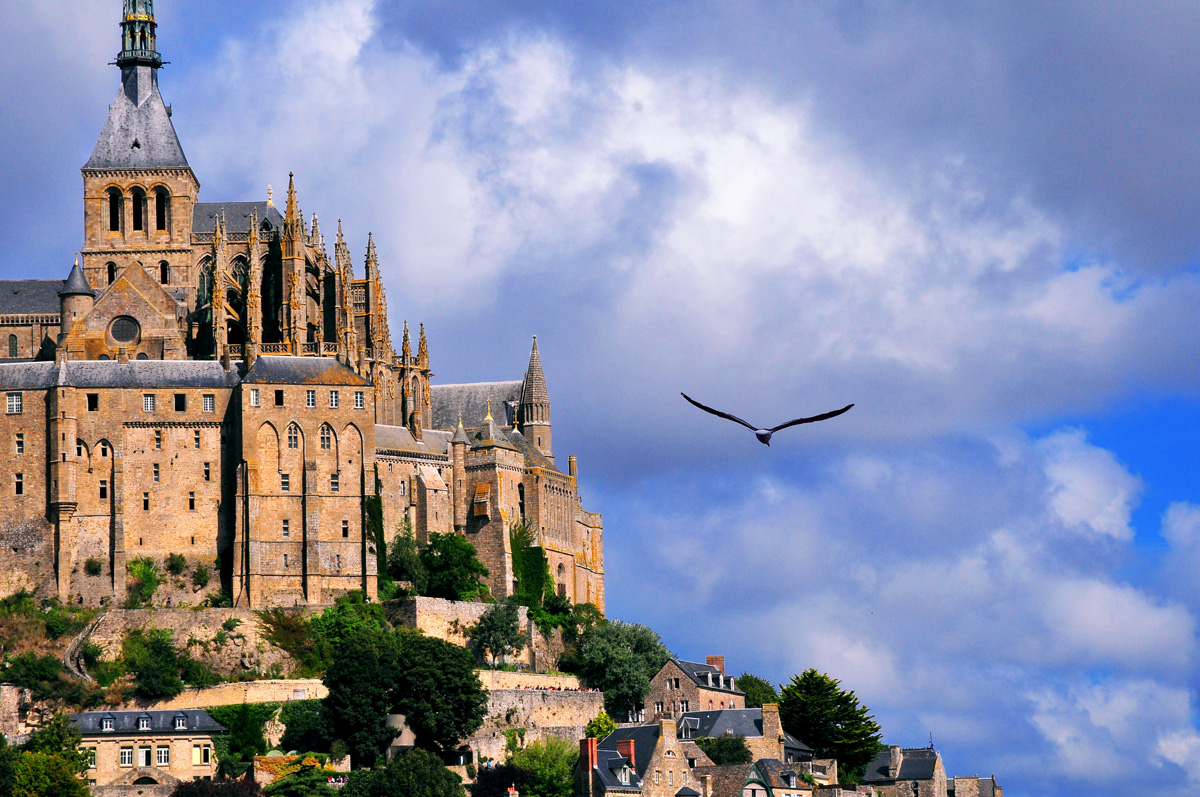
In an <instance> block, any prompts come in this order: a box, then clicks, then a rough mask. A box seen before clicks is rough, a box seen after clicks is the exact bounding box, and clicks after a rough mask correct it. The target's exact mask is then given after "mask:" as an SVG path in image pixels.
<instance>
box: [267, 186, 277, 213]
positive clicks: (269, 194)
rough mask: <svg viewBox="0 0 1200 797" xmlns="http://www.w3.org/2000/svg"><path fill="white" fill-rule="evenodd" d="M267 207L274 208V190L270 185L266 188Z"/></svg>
mask: <svg viewBox="0 0 1200 797" xmlns="http://www.w3.org/2000/svg"><path fill="white" fill-rule="evenodd" d="M267 206H268V207H272V208H273V207H275V188H274V187H273V186H271V185H268V186H267Z"/></svg>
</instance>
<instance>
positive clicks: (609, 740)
mask: <svg viewBox="0 0 1200 797" xmlns="http://www.w3.org/2000/svg"><path fill="white" fill-rule="evenodd" d="M658 729H659V726H658V723H653V724H651V725H636V726H634V727H632V728H617V729H616V730H615V731H613V732H612V733H610V734H609V735H608V736H605V737H604V738H603V739H601V740H600V741H599V742H598V743H597V745H596V748H597V751H603V750H609V751H612V752H614V753H615V752H616V749H617V742H618V741H621V740H623V739H632V740H633V758H634V760H633V768H634V770H635V771H636V772H637V774H638V777H639V778H643V777H645V775H646V767H648V766H650V758H651V757H652V756H653V755H654V748H655V746H656V745H658ZM600 771H601V773H603V772H606V771H607V768H606V767H604V766H601V767H600ZM613 782H614V783H616V788H620V787H621V783H620V781H618V780H617V779H616V776H613ZM605 787H606V788H607V787H608V782H607V781H606V782H605Z"/></svg>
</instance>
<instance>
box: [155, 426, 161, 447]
mask: <svg viewBox="0 0 1200 797" xmlns="http://www.w3.org/2000/svg"><path fill="white" fill-rule="evenodd" d="M154 450H155V451H162V432H160V431H158V430H157V429H156V430H155V431H154Z"/></svg>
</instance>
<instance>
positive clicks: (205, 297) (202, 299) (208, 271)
mask: <svg viewBox="0 0 1200 797" xmlns="http://www.w3.org/2000/svg"><path fill="white" fill-rule="evenodd" d="M212 294H213V266H212V261H211V260H207V259H206V260H204V261H203V262H202V263H201V264H200V291H199V293H198V294H197V295H196V306H197V307H204V306H206V305H209V304H212Z"/></svg>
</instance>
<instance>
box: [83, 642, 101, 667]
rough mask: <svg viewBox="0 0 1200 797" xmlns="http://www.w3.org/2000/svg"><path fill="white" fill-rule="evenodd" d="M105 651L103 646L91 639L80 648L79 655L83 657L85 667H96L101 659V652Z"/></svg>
mask: <svg viewBox="0 0 1200 797" xmlns="http://www.w3.org/2000/svg"><path fill="white" fill-rule="evenodd" d="M103 652H104V650H103V648H101V647H100V646H99V645H97V644H96V643H95V642H93V641H92V640H90V639H89V640H88V641H87V642H85V643H84V644H83V647H81V648H80V649H79V657H80V658H81V659H83V665H84V666H85V667H95V666H96V662H98V661H100V654H101V653H103Z"/></svg>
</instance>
